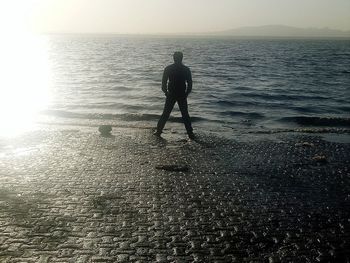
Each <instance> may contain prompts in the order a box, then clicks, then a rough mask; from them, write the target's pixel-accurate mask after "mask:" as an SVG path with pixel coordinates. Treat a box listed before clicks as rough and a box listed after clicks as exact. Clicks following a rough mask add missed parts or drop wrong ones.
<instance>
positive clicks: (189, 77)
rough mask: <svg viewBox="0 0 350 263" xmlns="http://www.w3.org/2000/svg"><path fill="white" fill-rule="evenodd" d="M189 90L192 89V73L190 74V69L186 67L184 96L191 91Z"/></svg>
mask: <svg viewBox="0 0 350 263" xmlns="http://www.w3.org/2000/svg"><path fill="white" fill-rule="evenodd" d="M191 91H192V74H191V70H190V69H189V68H188V71H187V88H186V96H188V95H189V94H190V93H191Z"/></svg>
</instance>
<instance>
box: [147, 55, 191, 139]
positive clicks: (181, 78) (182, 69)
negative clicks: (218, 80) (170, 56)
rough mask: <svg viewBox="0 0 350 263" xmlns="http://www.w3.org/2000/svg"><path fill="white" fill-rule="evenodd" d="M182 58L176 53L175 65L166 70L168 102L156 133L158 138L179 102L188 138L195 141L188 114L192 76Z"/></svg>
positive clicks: (164, 79) (163, 81)
mask: <svg viewBox="0 0 350 263" xmlns="http://www.w3.org/2000/svg"><path fill="white" fill-rule="evenodd" d="M182 58H183V54H182V53H181V52H175V53H174V64H172V65H169V66H167V67H166V68H165V69H164V73H163V79H162V91H163V92H164V94H165V96H166V100H165V105H164V110H163V114H162V116H161V117H160V119H159V121H158V125H157V131H156V132H155V133H154V135H156V136H160V135H161V133H162V131H163V128H164V126H165V123H166V122H167V120H168V118H169V116H170V113H171V111H172V109H173V107H174V105H175V102H177V104H178V105H179V108H180V111H181V115H182V120H183V122H184V124H185V128H186V130H187V134H188V137H189V138H190V139H194V134H193V129H192V125H191V118H190V115H189V114H188V106H187V96H188V95H189V94H190V93H191V91H192V76H191V71H190V69H189V68H188V67H186V66H185V65H184V64H182Z"/></svg>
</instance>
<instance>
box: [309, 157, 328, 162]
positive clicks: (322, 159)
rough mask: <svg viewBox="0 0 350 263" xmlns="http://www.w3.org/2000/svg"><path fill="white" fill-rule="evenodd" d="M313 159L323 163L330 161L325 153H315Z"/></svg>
mask: <svg viewBox="0 0 350 263" xmlns="http://www.w3.org/2000/svg"><path fill="white" fill-rule="evenodd" d="M312 160H314V161H315V162H318V163H322V164H325V163H327V162H328V161H327V157H326V156H325V155H315V156H314V157H312Z"/></svg>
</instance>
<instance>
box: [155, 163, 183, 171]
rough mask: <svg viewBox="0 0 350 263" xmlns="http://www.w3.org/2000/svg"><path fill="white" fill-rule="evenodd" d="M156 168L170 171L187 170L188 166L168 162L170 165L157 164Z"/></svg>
mask: <svg viewBox="0 0 350 263" xmlns="http://www.w3.org/2000/svg"><path fill="white" fill-rule="evenodd" d="M156 169H158V170H165V171H170V172H187V171H188V170H189V167H188V166H187V165H178V164H170V165H157V166H156Z"/></svg>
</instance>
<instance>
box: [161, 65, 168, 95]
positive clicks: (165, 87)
mask: <svg viewBox="0 0 350 263" xmlns="http://www.w3.org/2000/svg"><path fill="white" fill-rule="evenodd" d="M168 78H169V74H168V70H167V68H165V69H164V72H163V78H162V91H163V92H164V94H165V95H168Z"/></svg>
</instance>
